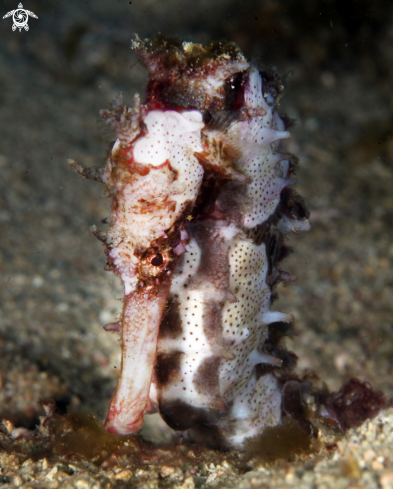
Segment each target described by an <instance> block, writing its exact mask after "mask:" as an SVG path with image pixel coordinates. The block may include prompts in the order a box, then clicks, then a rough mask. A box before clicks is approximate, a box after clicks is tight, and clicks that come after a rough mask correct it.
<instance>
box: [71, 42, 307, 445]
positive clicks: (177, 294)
mask: <svg viewBox="0 0 393 489" xmlns="http://www.w3.org/2000/svg"><path fill="white" fill-rule="evenodd" d="M132 48H133V49H134V51H135V52H136V53H137V54H138V56H139V58H140V59H141V61H142V62H143V63H144V65H145V66H146V67H147V69H148V71H149V81H148V84H147V89H146V100H145V101H144V103H141V101H140V98H139V96H138V95H136V97H135V101H134V107H133V108H129V107H127V106H125V105H124V104H123V101H122V97H121V96H119V97H118V98H117V100H116V102H115V103H114V104H113V106H112V108H111V109H110V110H103V111H101V117H102V118H103V119H104V121H105V122H106V123H107V124H109V126H110V127H111V128H112V130H113V131H114V132H115V134H116V142H115V143H114V145H113V147H112V149H111V151H110V154H109V157H108V159H107V161H106V163H105V165H104V166H103V167H102V168H95V169H94V168H93V169H84V168H82V167H81V166H80V165H78V164H77V163H76V162H72V164H73V166H74V169H75V170H76V171H77V172H78V173H80V174H81V175H82V176H85V177H89V178H93V179H95V180H99V181H101V182H102V183H103V184H104V185H105V186H106V194H107V196H109V197H110V198H112V210H111V215H110V217H109V218H107V219H106V220H105V222H106V223H107V224H108V225H109V228H108V230H107V231H105V232H103V231H98V230H97V228H96V227H93V232H94V233H95V234H96V236H97V237H98V238H99V239H100V240H101V241H103V243H104V244H105V253H106V256H107V259H108V263H107V269H109V270H112V271H114V272H115V273H116V274H118V275H119V276H120V278H121V280H122V282H123V286H124V304H123V310H122V315H121V319H120V321H119V322H117V323H113V324H110V325H108V326H107V327H106V329H108V330H117V331H120V333H121V336H122V366H121V373H120V378H119V381H118V385H117V389H116V392H115V395H114V397H113V399H112V401H111V404H110V408H109V412H108V415H107V419H106V422H105V426H106V429H107V430H108V431H109V432H112V433H119V434H129V433H136V432H137V431H138V430H139V429H140V428H141V426H142V425H143V416H144V415H145V414H146V413H150V412H157V411H158V412H160V413H161V416H162V417H163V419H164V420H165V421H166V423H167V424H168V425H169V426H170V427H172V428H174V429H176V430H181V431H187V433H188V436H190V437H195V438H198V436H199V438H200V437H201V436H200V435H201V434H202V437H203V436H204V434H205V433H207V432H211V433H213V434H214V436H216V437H217V438H219V439H220V440H222V443H224V444H225V445H227V446H228V447H235V448H240V449H241V448H242V447H244V443H245V441H246V440H247V439H249V438H250V437H253V436H256V435H258V434H259V433H261V432H262V431H263V430H264V428H265V427H268V426H276V425H279V424H280V423H281V422H282V415H283V414H282V413H283V395H284V394H283V393H284V392H285V385H286V381H287V380H288V378H290V376H288V375H286V373H288V372H289V371H290V369H291V368H292V367H293V366H294V364H295V362H296V357H295V355H294V354H292V353H291V352H289V351H287V350H286V349H285V347H284V346H283V344H282V341H281V340H282V338H283V337H284V336H285V335H287V334H290V333H291V326H290V323H291V321H292V319H293V318H292V315H290V314H285V313H281V312H277V311H275V310H273V309H272V303H273V301H274V299H275V292H274V290H275V286H276V284H277V283H278V282H280V281H283V282H288V281H289V282H290V281H293V280H296V277H294V276H293V275H291V274H290V273H287V272H284V271H282V270H281V269H280V262H281V260H282V259H283V258H284V257H285V256H286V255H287V254H288V251H289V250H288V247H287V246H286V244H285V235H286V234H288V233H289V232H295V233H297V232H300V231H307V230H308V229H309V223H308V220H307V218H308V211H307V209H306V207H305V205H304V203H303V200H302V198H301V197H300V196H299V195H298V194H297V193H296V191H295V190H294V182H295V179H294V173H295V169H296V165H297V158H296V157H295V156H293V155H291V154H288V153H286V152H284V149H283V144H282V140H284V139H286V138H288V137H289V132H288V131H287V129H286V124H285V122H284V119H283V118H281V117H280V115H279V101H280V99H281V97H282V95H283V93H284V91H285V80H284V79H283V78H281V77H279V76H278V75H277V74H275V73H270V72H268V71H259V70H258V68H257V66H255V65H254V64H252V63H249V62H248V61H247V60H246V59H245V57H244V56H243V54H242V53H241V51H240V49H239V48H238V47H237V46H236V45H235V44H234V43H224V42H218V43H212V44H210V45H207V46H203V45H200V44H196V43H191V42H182V41H180V40H179V39H177V38H171V37H165V36H157V38H156V39H154V40H143V41H142V40H140V39H139V38H137V39H136V40H135V41H133V43H132ZM292 382H293V381H292Z"/></svg>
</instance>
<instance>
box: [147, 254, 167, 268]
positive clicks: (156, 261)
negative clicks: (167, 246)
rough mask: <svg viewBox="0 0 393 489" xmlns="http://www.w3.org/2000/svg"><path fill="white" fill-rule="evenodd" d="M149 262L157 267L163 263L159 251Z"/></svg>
mask: <svg viewBox="0 0 393 489" xmlns="http://www.w3.org/2000/svg"><path fill="white" fill-rule="evenodd" d="M150 263H151V264H152V265H154V266H155V267H159V266H161V265H162V264H163V263H164V258H163V257H162V255H161V253H157V255H156V256H155V257H154V258H153V259H152V261H151V262H150Z"/></svg>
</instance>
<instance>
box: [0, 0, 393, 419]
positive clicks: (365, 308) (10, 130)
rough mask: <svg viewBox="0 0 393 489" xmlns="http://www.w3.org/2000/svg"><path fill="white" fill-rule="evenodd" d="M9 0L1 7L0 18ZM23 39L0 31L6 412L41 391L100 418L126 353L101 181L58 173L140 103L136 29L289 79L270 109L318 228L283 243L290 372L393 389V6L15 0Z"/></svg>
mask: <svg viewBox="0 0 393 489" xmlns="http://www.w3.org/2000/svg"><path fill="white" fill-rule="evenodd" d="M17 3H18V0H12V1H11V0H7V1H2V2H1V12H0V13H1V16H3V15H4V14H5V13H6V12H8V11H9V10H13V9H15V8H16V7H17ZM23 5H24V8H26V9H28V10H31V11H33V12H34V13H35V14H36V15H37V16H38V17H39V18H38V19H33V18H30V20H29V27H30V30H29V31H28V32H25V31H23V32H19V31H18V30H17V31H15V32H13V31H12V30H11V26H12V20H11V18H8V19H4V20H1V22H0V135H1V136H0V137H1V139H0V142H1V144H0V175H1V176H0V186H1V190H0V272H1V273H0V289H1V292H0V293H1V295H0V297H1V299H0V300H1V304H0V387H1V388H0V418H2V417H4V416H6V417H9V418H11V419H13V420H15V421H16V422H17V423H23V424H24V425H26V426H33V425H34V423H35V422H36V417H37V412H38V406H37V402H38V400H39V399H40V398H45V397H52V398H54V399H55V400H56V402H57V405H58V408H59V410H60V412H64V411H65V410H66V408H67V407H71V408H72V409H87V410H90V411H91V412H94V413H96V414H97V415H99V416H100V417H101V418H102V417H103V416H104V414H105V411H106V408H107V405H108V402H109V399H110V397H111V395H112V393H113V389H114V386H115V383H116V377H117V372H118V366H119V352H120V348H119V345H118V342H117V339H116V337H115V335H114V334H111V333H106V332H105V331H103V330H102V326H103V325H104V324H105V323H106V322H110V321H113V320H114V319H115V316H116V314H117V313H118V312H119V310H120V308H121V302H120V301H119V299H121V296H122V293H121V287H120V284H119V282H118V280H117V279H116V278H115V277H114V276H112V275H111V274H109V273H107V272H104V270H103V266H104V264H105V257H104V253H103V250H102V245H101V244H100V243H99V242H98V241H97V240H96V239H95V238H94V236H92V235H91V233H90V232H89V226H90V225H92V224H98V222H99V220H100V219H102V218H104V217H106V216H107V215H108V212H109V211H108V209H109V202H108V201H105V200H104V199H103V198H102V190H103V188H102V187H101V186H100V185H99V184H97V183H94V182H89V181H82V180H80V179H78V177H77V176H76V175H74V174H73V173H72V172H71V171H70V169H69V168H68V165H67V158H75V159H77V160H78V161H79V162H80V163H81V164H82V165H84V166H92V165H100V164H101V163H102V161H103V159H104V157H105V154H106V151H107V146H108V143H107V141H106V140H107V139H108V131H107V130H106V129H105V127H104V125H103V123H100V122H99V120H98V119H99V117H98V111H99V109H101V108H105V107H106V106H107V105H108V103H109V102H110V101H111V100H113V99H114V97H115V96H116V94H117V93H118V92H120V91H122V92H123V96H124V99H125V101H126V102H127V103H129V104H131V103H132V97H133V94H134V93H135V92H136V91H139V92H140V93H141V94H143V87H144V84H145V81H146V71H145V69H144V68H143V67H142V66H141V64H140V63H139V62H138V61H137V59H136V57H135V55H133V54H132V53H131V52H130V49H129V46H130V40H131V37H132V36H133V35H134V33H138V34H139V36H140V37H141V38H144V37H149V36H154V35H155V34H156V33H157V32H158V31H161V32H162V33H164V34H170V35H174V34H176V35H179V36H180V37H181V38H183V39H185V40H191V41H194V42H203V43H208V42H210V41H213V40H220V39H226V40H231V41H234V42H236V43H238V45H239V46H240V47H241V49H242V50H243V51H244V53H245V55H246V56H247V57H248V58H254V59H255V60H256V61H257V62H258V63H259V64H260V65H261V66H265V67H267V68H271V67H273V66H276V67H277V69H278V70H279V71H280V72H281V73H287V72H288V71H290V70H293V76H292V78H291V81H290V83H289V87H288V90H287V94H286V96H285V97H284V100H283V103H282V111H283V112H284V113H287V114H288V115H289V116H290V117H292V118H295V119H296V120H297V124H296V127H295V128H293V130H292V139H291V140H290V142H289V143H288V149H289V150H290V151H292V152H293V153H295V154H297V155H298V156H299V157H300V168H299V171H298V189H299V191H300V192H301V193H302V195H303V196H304V197H305V198H306V202H307V203H308V206H309V208H310V210H311V223H312V230H311V231H310V232H309V233H307V234H303V235H301V236H294V237H291V239H290V244H291V245H292V246H293V248H294V254H293V255H292V256H291V257H290V258H289V259H287V261H286V262H285V266H284V268H285V269H286V270H288V271H290V272H292V273H295V274H296V275H297V276H298V277H299V281H298V282H297V283H296V284H292V285H290V286H288V287H280V289H279V294H280V300H279V301H278V302H277V303H276V304H275V308H276V309H278V310H281V311H285V312H290V313H294V314H295V316H296V322H295V327H296V329H297V331H298V333H299V335H298V336H297V337H296V338H295V339H294V341H293V342H291V343H290V344H289V346H290V348H291V349H293V350H294V351H296V353H297V354H298V355H299V367H300V369H305V368H310V369H312V370H314V371H315V372H316V373H317V374H318V375H319V376H320V377H321V378H322V379H323V380H325V381H326V382H327V384H328V385H329V386H330V387H331V388H334V389H337V388H338V387H339V386H340V385H341V383H342V382H343V381H344V380H345V379H346V378H348V377H350V376H352V375H355V376H358V377H360V378H361V379H362V380H368V381H370V382H371V383H372V384H373V385H374V386H375V387H376V388H379V389H383V390H384V391H385V392H386V394H388V395H392V387H393V381H392V374H393V367H392V358H393V342H392V315H393V293H392V282H393V274H392V261H393V242H392V236H393V228H392V215H393V214H392V213H393V194H392V185H393V178H392V177H393V163H392V162H393V140H392V135H393V117H392V109H393V91H392V78H393V2H391V1H381V0H373V1H370V0H359V1H355V0H348V1H345V2H342V1H339V0H336V1H335V0H324V1H320V0H293V1H292V0H286V1H278V0H266V1H259V2H258V1H252V0H249V1H244V2H242V1H228V0H214V1H212V0H209V1H208V0H206V1H205V0H202V1H198V0H194V1H189V0H179V1H172V0H165V1H157V0H145V1H142V0H132V2H130V1H123V0H121V1H111V2H110V1H105V2H104V1H103V0H98V1H97V0H96V1H91V2H80V1H67V2H65V1H62V2H41V1H35V0H24V2H23Z"/></svg>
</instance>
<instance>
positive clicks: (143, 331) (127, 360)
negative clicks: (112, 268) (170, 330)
mask: <svg viewBox="0 0 393 489" xmlns="http://www.w3.org/2000/svg"><path fill="white" fill-rule="evenodd" d="M169 287H170V280H167V281H166V283H164V284H161V285H160V288H159V290H157V291H154V292H150V293H149V292H142V293H139V292H133V293H131V294H129V295H128V296H127V297H126V299H125V302H124V308H123V318H122V365H121V373H120V378H119V382H118V385H117V389H116V393H115V396H114V398H113V399H112V402H111V404H110V407H109V412H108V416H107V418H106V421H105V428H106V430H107V431H108V432H110V433H117V434H122V435H125V434H131V433H136V432H137V431H138V430H139V429H140V428H141V427H142V426H143V415H144V414H145V413H146V412H148V411H150V410H151V409H152V405H151V401H150V397H149V392H150V384H151V377H152V370H153V367H154V363H155V357H156V348H157V337H158V331H159V328H160V323H161V319H162V315H163V312H164V307H165V303H166V300H167V295H168V292H169Z"/></svg>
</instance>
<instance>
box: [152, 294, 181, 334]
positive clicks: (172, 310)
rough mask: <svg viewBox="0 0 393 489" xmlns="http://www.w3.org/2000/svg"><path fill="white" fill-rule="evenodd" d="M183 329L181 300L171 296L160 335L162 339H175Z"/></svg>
mask: <svg viewBox="0 0 393 489" xmlns="http://www.w3.org/2000/svg"><path fill="white" fill-rule="evenodd" d="M182 331H183V329H182V324H181V319H180V315H179V302H178V300H177V299H176V298H175V297H169V299H168V301H167V307H166V311H165V313H164V317H163V318H162V322H161V326H160V332H159V336H158V337H159V339H160V340H161V339H163V338H170V339H175V338H177V337H178V336H180V335H181V333H182Z"/></svg>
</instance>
